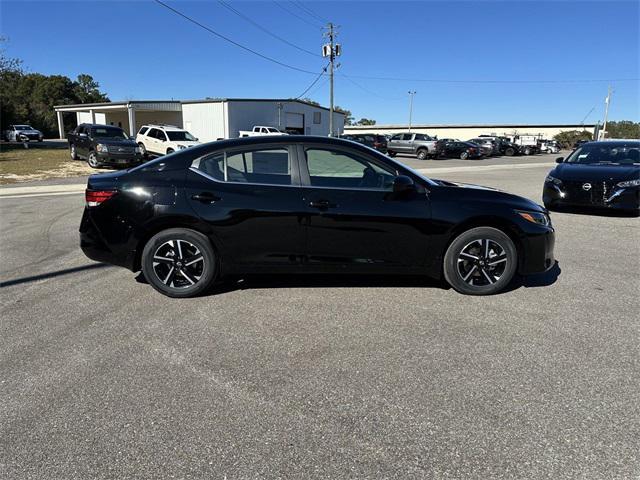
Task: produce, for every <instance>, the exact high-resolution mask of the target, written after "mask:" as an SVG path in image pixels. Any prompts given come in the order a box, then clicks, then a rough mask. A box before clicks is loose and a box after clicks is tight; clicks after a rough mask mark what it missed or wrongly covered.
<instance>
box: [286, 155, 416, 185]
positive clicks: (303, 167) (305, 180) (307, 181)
mask: <svg viewBox="0 0 640 480" xmlns="http://www.w3.org/2000/svg"><path fill="white" fill-rule="evenodd" d="M308 149H316V150H337V151H339V152H343V153H345V154H347V155H355V156H359V155H361V156H364V157H365V158H366V159H367V160H368V161H370V162H371V163H373V164H374V165H377V166H379V167H380V165H381V164H382V167H381V168H382V169H383V170H386V168H385V167H387V168H389V167H390V168H393V169H394V171H395V175H396V176H398V175H407V172H404V171H402V170H400V169H399V168H398V166H397V165H396V164H395V163H386V162H383V161H381V160H379V159H377V158H375V157H373V156H371V155H367V153H365V152H361V151H359V150H356V149H352V148H343V147H341V146H336V145H323V144H315V143H305V144H303V143H299V144H298V162H299V164H300V176H301V179H302V185H303V186H304V187H305V188H313V189H322V190H341V191H343V192H344V191H347V192H385V193H389V192H390V190H389V189H386V188H362V187H325V186H318V185H311V175H309V168H308V166H307V152H306V150H308ZM411 177H412V178H413V175H411ZM413 181H414V182H415V181H416V179H415V178H414V179H413Z"/></svg>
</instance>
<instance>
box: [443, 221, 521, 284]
mask: <svg viewBox="0 0 640 480" xmlns="http://www.w3.org/2000/svg"><path fill="white" fill-rule="evenodd" d="M517 265H518V252H517V249H516V247H515V245H514V244H513V241H512V240H511V239H510V238H509V236H508V235H507V234H506V233H504V232H503V231H501V230H498V229H496V228H492V227H477V228H472V229H471V230H467V231H466V232H463V233H462V234H460V235H459V236H458V237H457V238H456V239H455V240H454V241H453V242H452V243H451V245H450V246H449V248H448V249H447V253H446V254H445V258H444V276H445V279H446V280H447V282H448V283H449V285H451V286H452V287H453V288H454V289H455V290H457V291H458V292H460V293H464V294H467V295H491V294H493V293H497V292H499V291H501V290H503V289H504V288H505V287H506V286H507V285H509V283H510V282H511V280H512V279H513V276H514V275H515V273H516V269H517Z"/></svg>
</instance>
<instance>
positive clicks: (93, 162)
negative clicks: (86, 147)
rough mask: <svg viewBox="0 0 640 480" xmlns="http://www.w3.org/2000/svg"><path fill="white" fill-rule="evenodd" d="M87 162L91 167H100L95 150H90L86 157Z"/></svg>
mask: <svg viewBox="0 0 640 480" xmlns="http://www.w3.org/2000/svg"><path fill="white" fill-rule="evenodd" d="M87 163H88V164H89V166H90V167H91V168H100V160H98V154H97V153H96V152H95V151H93V150H92V151H90V152H89V156H88V157H87Z"/></svg>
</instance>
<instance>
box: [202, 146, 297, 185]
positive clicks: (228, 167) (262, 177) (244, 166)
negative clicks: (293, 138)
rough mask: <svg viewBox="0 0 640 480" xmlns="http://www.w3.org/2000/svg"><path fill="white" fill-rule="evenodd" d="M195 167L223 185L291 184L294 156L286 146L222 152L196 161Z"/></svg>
mask: <svg viewBox="0 0 640 480" xmlns="http://www.w3.org/2000/svg"><path fill="white" fill-rule="evenodd" d="M192 167H194V168H197V169H198V170H200V171H202V172H204V173H206V174H207V175H209V176H210V177H213V178H214V179H216V180H219V181H224V182H232V183H251V184H264V185H291V184H292V183H291V182H292V180H291V179H292V174H291V156H290V155H289V150H288V149H286V148H283V147H281V148H260V149H250V150H242V151H237V150H236V151H230V152H225V153H221V152H219V153H215V154H212V155H208V156H205V157H202V158H199V159H197V160H195V161H194V162H193V164H192Z"/></svg>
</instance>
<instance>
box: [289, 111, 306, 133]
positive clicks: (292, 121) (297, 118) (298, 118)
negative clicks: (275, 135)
mask: <svg viewBox="0 0 640 480" xmlns="http://www.w3.org/2000/svg"><path fill="white" fill-rule="evenodd" d="M285 116H286V122H287V123H286V128H291V129H296V130H297V129H304V115H303V114H302V113H291V112H285Z"/></svg>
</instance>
